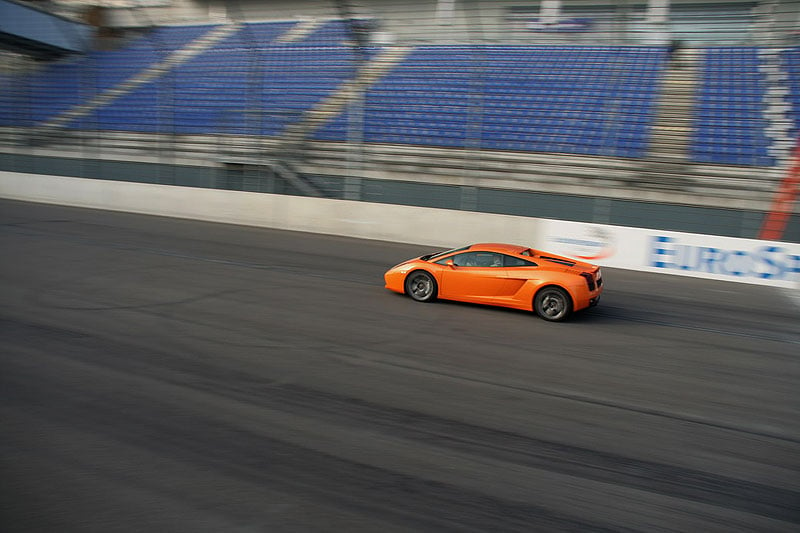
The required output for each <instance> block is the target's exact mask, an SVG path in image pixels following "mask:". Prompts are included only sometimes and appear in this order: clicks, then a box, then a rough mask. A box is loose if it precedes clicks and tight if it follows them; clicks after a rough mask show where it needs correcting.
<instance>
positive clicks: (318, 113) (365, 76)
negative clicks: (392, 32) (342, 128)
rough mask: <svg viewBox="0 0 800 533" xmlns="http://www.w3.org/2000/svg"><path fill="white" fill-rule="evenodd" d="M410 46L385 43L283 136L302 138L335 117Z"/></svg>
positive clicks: (293, 138)
mask: <svg viewBox="0 0 800 533" xmlns="http://www.w3.org/2000/svg"><path fill="white" fill-rule="evenodd" d="M411 50H413V47H412V46H391V47H385V48H384V49H383V51H382V52H381V53H380V54H379V55H378V56H377V57H375V58H373V59H372V61H370V62H368V63H366V64H364V65H363V66H362V68H361V69H360V70H359V71H358V73H357V74H356V76H355V77H354V78H353V79H351V80H348V81H346V82H345V83H343V84H342V85H341V86H340V87H339V88H338V89H337V90H336V91H335V92H334V93H333V94H332V95H331V96H330V97H328V98H327V99H326V100H324V101H322V102H320V103H319V104H318V105H317V106H316V107H314V108H312V109H310V110H309V111H306V113H305V114H304V115H303V118H302V120H300V122H297V123H295V124H290V125H289V126H288V127H287V128H286V130H284V132H283V139H284V140H285V141H288V142H298V141H302V140H304V139H305V138H306V137H307V136H308V135H309V134H311V133H313V132H314V131H315V130H317V129H318V128H320V127H321V126H322V125H323V124H325V123H326V122H327V121H329V120H331V119H333V118H335V117H336V116H337V115H338V114H339V113H341V112H342V110H343V109H344V108H345V107H346V106H347V105H348V104H350V103H352V102H354V101H355V100H356V99H358V98H360V97H361V96H363V94H364V92H365V91H366V89H367V88H369V86H370V85H372V84H373V83H375V82H376V81H378V80H379V79H380V78H382V77H383V76H385V75H386V74H387V73H388V72H389V71H390V70H391V69H392V68H393V67H394V66H395V65H397V64H398V63H400V62H401V61H403V59H405V57H406V56H407V55H408V54H409V53H410V52H411Z"/></svg>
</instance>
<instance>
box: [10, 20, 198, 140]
mask: <svg viewBox="0 0 800 533" xmlns="http://www.w3.org/2000/svg"><path fill="white" fill-rule="evenodd" d="M211 28H213V26H207V25H203V26H164V27H160V28H158V29H156V30H154V31H152V32H150V33H149V34H147V35H144V36H140V37H138V38H136V39H134V40H133V41H132V42H130V43H129V44H128V45H127V46H125V47H123V48H121V49H119V50H115V51H95V52H91V53H89V54H87V55H86V56H84V57H81V58H70V59H67V60H63V61H60V62H55V63H52V64H50V65H47V66H46V67H44V68H43V69H41V70H39V71H38V72H36V73H35V74H32V75H30V76H27V77H24V78H22V79H20V80H17V81H16V83H15V89H16V90H15V91H13V94H11V95H9V97H8V100H6V101H7V105H9V106H12V107H16V108H24V109H27V110H28V113H27V114H26V116H25V117H24V118H23V117H19V116H18V115H17V117H18V120H19V119H21V120H20V122H21V125H33V124H37V123H40V122H42V121H45V120H47V119H49V118H52V117H54V116H56V115H58V114H59V113H61V112H63V111H66V110H67V109H69V108H71V107H73V106H76V105H78V104H80V103H83V102H85V101H87V100H88V99H90V98H92V97H94V96H96V95H98V94H100V93H102V92H103V91H105V90H106V89H109V88H111V87H113V86H114V85H116V84H117V83H119V82H121V81H123V80H126V79H128V78H130V77H131V76H133V75H134V74H136V73H137V72H139V71H141V70H142V69H144V68H146V67H148V66H150V65H152V64H154V63H157V62H158V61H161V60H163V59H165V58H166V57H167V56H168V55H169V54H170V53H172V52H173V51H175V50H177V49H179V48H181V47H183V46H185V45H186V44H187V43H189V42H191V41H193V40H194V39H196V38H197V37H199V36H200V35H202V34H203V33H205V32H207V31H209V30H210V29H211ZM0 117H2V115H0ZM0 120H2V118H0ZM7 122H10V121H7ZM20 122H17V123H20ZM4 125H11V124H9V123H6V124H4Z"/></svg>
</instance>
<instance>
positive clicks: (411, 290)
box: [405, 270, 439, 302]
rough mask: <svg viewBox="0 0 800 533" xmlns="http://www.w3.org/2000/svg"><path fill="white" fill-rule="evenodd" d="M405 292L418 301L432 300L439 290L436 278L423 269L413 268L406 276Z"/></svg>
mask: <svg viewBox="0 0 800 533" xmlns="http://www.w3.org/2000/svg"><path fill="white" fill-rule="evenodd" d="M405 290H406V294H408V295H409V296H410V297H411V298H412V299H414V300H416V301H418V302H432V301H433V300H435V299H436V294H437V292H438V291H439V288H438V286H437V285H436V280H435V279H434V278H433V276H431V275H430V274H429V273H427V272H425V271H424V270H415V271H414V272H412V273H411V274H409V275H408V276H406V282H405Z"/></svg>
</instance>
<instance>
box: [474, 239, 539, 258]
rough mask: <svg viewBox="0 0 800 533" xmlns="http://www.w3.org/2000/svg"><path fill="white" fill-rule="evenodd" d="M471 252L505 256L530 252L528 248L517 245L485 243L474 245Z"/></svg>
mask: <svg viewBox="0 0 800 533" xmlns="http://www.w3.org/2000/svg"><path fill="white" fill-rule="evenodd" d="M469 249H470V250H471V251H485V252H500V253H505V254H516V255H519V254H521V253H522V252H524V251H525V250H530V248H528V247H527V246H519V245H517V244H504V243H499V242H484V243H478V244H473V245H471V246H470V247H469Z"/></svg>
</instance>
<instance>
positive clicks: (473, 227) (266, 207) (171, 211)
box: [0, 172, 800, 288]
mask: <svg viewBox="0 0 800 533" xmlns="http://www.w3.org/2000/svg"><path fill="white" fill-rule="evenodd" d="M0 197H4V198H10V199H17V200H26V201H33V202H43V203H53V204H59V205H70V206H77V207H89V208H96V209H108V210H114V211H126V212H132V213H143V214H149V215H159V216H169V217H178V218H189V219H195V220H205V221H211V222H223V223H230V224H243V225H248V226H258V227H265V228H276V229H287V230H294V231H308V232H314V233H325V234H330V235H341V236H347V237H359V238H365V239H380V240H387V241H395V242H407V243H414V244H422V245H428V246H441V247H454V246H461V245H463V244H467V243H470V242H513V243H519V244H528V245H531V246H535V247H537V248H541V249H544V250H548V251H551V252H554V253H560V254H563V255H568V256H572V257H578V258H582V259H585V260H588V261H591V262H594V263H598V264H601V265H604V266H609V267H617V268H626V269H631V270H640V271H647V272H661V273H667V274H678V275H684V276H692V277H700V278H708V279H718V280H727V281H735V282H743V283H754V284H760V285H771V286H776V287H789V288H797V287H798V286H800V245H799V244H793V243H781V242H772V241H759V240H754V239H735V238H730V237H718V236H712V235H699V234H690V233H678V232H668V231H659V230H647V229H642V228H628V227H621V226H609V225H600V224H587V223H579V222H565V221H559V220H548V219H536V218H529V217H518V216H512V215H497V214H490V213H475V212H470V211H456V210H449V209H432V208H423V207H411V206H400V205H389V204H375V203H369V202H354V201H347V200H330V199H320V198H306V197H298V196H285V195H273V194H264V193H250V192H240V191H222V190H215V189H198V188H191V187H175V186H168V185H151V184H141V183H128V182H118V181H106V180H93V179H83V178H69V177H60V176H44V175H39V174H23V173H17V172H0Z"/></svg>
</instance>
